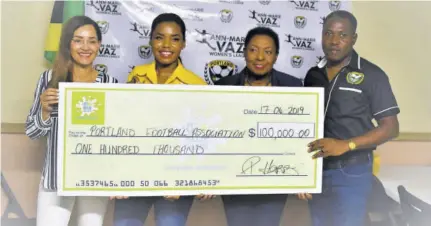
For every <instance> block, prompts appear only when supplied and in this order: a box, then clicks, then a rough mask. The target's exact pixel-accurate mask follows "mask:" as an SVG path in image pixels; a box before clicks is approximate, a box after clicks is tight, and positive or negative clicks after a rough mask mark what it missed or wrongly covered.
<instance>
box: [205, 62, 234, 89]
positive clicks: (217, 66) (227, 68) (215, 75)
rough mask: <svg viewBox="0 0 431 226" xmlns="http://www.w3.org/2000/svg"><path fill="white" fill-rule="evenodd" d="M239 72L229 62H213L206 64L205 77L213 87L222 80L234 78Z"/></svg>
mask: <svg viewBox="0 0 431 226" xmlns="http://www.w3.org/2000/svg"><path fill="white" fill-rule="evenodd" d="M237 72H238V67H237V66H236V65H235V64H234V63H232V62H231V61H228V60H213V61H210V62H208V63H206V64H205V70H204V77H205V81H206V82H207V83H208V84H211V85H213V84H214V83H215V82H217V81H218V80H220V79H221V78H224V77H227V76H232V75H234V74H236V73H237Z"/></svg>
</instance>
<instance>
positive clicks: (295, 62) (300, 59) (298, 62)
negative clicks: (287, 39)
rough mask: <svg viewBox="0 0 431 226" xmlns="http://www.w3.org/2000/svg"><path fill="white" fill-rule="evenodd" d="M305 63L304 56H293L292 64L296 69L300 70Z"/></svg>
mask: <svg viewBox="0 0 431 226" xmlns="http://www.w3.org/2000/svg"><path fill="white" fill-rule="evenodd" d="M303 63H304V58H303V57H302V56H292V58H291V59H290V64H291V65H292V67H294V68H300V67H301V66H302V64H303Z"/></svg>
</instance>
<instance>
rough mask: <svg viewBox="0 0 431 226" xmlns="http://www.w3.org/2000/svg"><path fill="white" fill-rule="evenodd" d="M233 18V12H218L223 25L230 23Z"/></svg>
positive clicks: (225, 10)
mask: <svg viewBox="0 0 431 226" xmlns="http://www.w3.org/2000/svg"><path fill="white" fill-rule="evenodd" d="M232 18H233V12H232V10H230V9H222V10H221V11H220V20H221V22H223V23H230V21H231V20H232Z"/></svg>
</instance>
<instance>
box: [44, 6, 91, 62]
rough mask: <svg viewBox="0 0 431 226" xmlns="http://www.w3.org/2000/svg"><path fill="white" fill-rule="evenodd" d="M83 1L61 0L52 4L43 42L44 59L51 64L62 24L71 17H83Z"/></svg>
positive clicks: (58, 42)
mask: <svg viewBox="0 0 431 226" xmlns="http://www.w3.org/2000/svg"><path fill="white" fill-rule="evenodd" d="M84 4H85V0H63V1H58V0H56V1H55V2H54V8H53V9H52V14H51V22H50V24H49V28H48V36H47V38H46V42H45V54H44V55H45V59H46V60H48V61H49V62H51V63H52V62H53V61H54V59H55V54H56V53H57V50H58V46H59V44H60V36H61V29H62V26H63V23H64V22H66V21H67V20H68V19H70V18H71V17H73V16H80V15H84V12H85V11H84Z"/></svg>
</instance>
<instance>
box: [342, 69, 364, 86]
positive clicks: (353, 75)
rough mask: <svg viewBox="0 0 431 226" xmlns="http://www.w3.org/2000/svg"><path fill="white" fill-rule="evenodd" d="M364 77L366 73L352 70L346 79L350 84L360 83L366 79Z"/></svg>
mask: <svg viewBox="0 0 431 226" xmlns="http://www.w3.org/2000/svg"><path fill="white" fill-rule="evenodd" d="M364 77H365V76H364V73H361V72H357V71H352V72H349V73H348V74H347V76H346V80H347V82H348V83H350V84H353V85H359V84H361V83H362V81H364Z"/></svg>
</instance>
